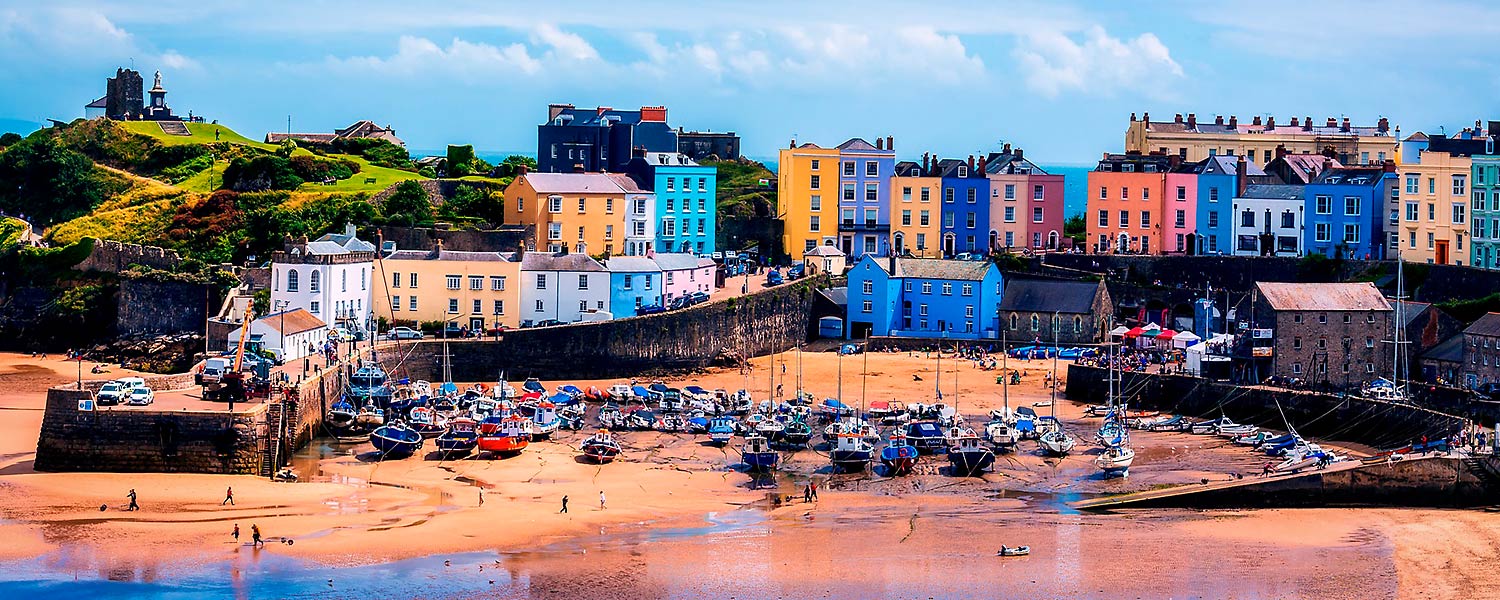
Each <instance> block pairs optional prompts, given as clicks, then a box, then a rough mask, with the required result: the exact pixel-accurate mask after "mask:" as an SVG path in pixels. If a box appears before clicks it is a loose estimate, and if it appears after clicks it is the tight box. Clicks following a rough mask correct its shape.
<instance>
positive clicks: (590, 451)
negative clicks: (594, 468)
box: [583, 445, 620, 465]
mask: <svg viewBox="0 0 1500 600" xmlns="http://www.w3.org/2000/svg"><path fill="white" fill-rule="evenodd" d="M619 455H620V449H619V448H616V447H613V446H601V445H591V446H584V447H583V458H584V459H585V460H587V461H589V462H591V463H594V464H597V465H602V464H607V463H611V462H614V460H615V457H617V456H619Z"/></svg>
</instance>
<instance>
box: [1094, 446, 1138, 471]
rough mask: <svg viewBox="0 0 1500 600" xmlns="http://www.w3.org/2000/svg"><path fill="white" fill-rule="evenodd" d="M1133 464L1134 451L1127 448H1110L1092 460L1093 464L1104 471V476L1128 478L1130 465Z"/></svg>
mask: <svg viewBox="0 0 1500 600" xmlns="http://www.w3.org/2000/svg"><path fill="white" fill-rule="evenodd" d="M1133 463H1135V450H1133V449H1131V448H1130V447H1129V446H1117V447H1111V448H1109V449H1106V450H1105V451H1104V454H1100V455H1099V457H1098V458H1096V459H1094V464H1095V465H1097V466H1098V467H1099V468H1100V469H1101V470H1103V471H1104V474H1105V475H1113V474H1119V475H1122V476H1126V477H1128V476H1130V465H1131V464H1133Z"/></svg>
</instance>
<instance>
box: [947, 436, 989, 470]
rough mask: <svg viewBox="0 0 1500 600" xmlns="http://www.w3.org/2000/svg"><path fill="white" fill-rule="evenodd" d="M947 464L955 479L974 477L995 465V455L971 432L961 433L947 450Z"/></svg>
mask: <svg viewBox="0 0 1500 600" xmlns="http://www.w3.org/2000/svg"><path fill="white" fill-rule="evenodd" d="M948 463H949V464H950V465H951V466H952V470H951V471H950V474H952V475H954V476H955V477H976V476H978V475H979V474H981V473H983V472H984V471H985V470H986V469H989V468H990V465H993V464H995V453H994V452H991V451H990V449H989V448H985V447H984V446H983V445H981V444H980V443H979V436H977V435H974V432H973V431H963V432H961V433H959V434H958V435H957V436H955V437H954V439H953V445H952V446H950V447H949V448H948Z"/></svg>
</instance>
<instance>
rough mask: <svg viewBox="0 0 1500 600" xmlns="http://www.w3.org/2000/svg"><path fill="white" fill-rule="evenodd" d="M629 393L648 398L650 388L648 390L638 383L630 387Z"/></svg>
mask: <svg viewBox="0 0 1500 600" xmlns="http://www.w3.org/2000/svg"><path fill="white" fill-rule="evenodd" d="M630 393H632V394H635V396H636V397H637V398H650V397H651V396H652V392H651V390H648V389H646V388H643V387H641V386H638V385H637V386H634V387H631V388H630Z"/></svg>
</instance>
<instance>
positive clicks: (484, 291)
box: [371, 240, 521, 330]
mask: <svg viewBox="0 0 1500 600" xmlns="http://www.w3.org/2000/svg"><path fill="white" fill-rule="evenodd" d="M375 281H376V286H375V292H374V294H373V295H374V301H373V302H372V303H371V304H372V305H373V306H374V308H375V316H376V317H377V318H378V317H384V318H386V319H392V320H401V321H416V322H419V323H420V322H423V321H451V322H453V323H457V324H458V325H459V326H460V327H468V328H469V329H470V330H474V329H479V330H488V329H492V328H495V327H506V328H514V327H516V325H517V323H519V322H520V319H519V318H518V315H520V313H521V262H520V261H518V260H515V257H514V255H512V254H510V253H501V252H461V251H455V250H444V249H443V243H442V240H439V241H438V244H437V248H436V249H434V250H430V251H429V250H397V251H395V252H392V253H391V254H390V255H389V256H386V257H384V258H378V259H376V260H375Z"/></svg>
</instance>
